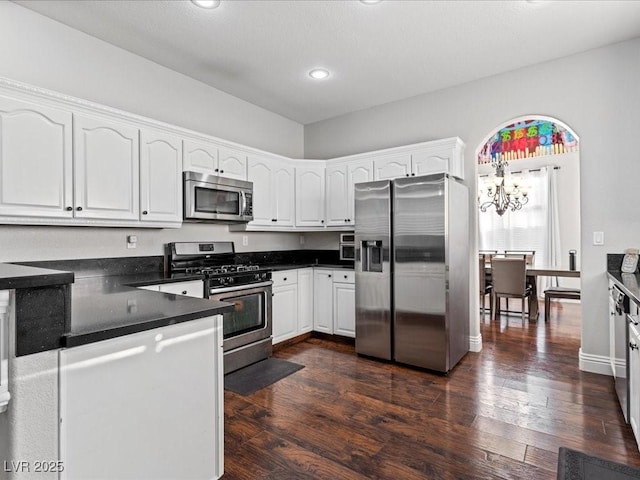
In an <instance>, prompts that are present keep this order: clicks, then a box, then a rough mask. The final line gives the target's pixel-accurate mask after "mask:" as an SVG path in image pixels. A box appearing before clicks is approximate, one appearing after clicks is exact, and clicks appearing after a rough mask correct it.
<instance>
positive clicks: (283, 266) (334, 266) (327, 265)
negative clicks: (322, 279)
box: [265, 263, 353, 272]
mask: <svg viewBox="0 0 640 480" xmlns="http://www.w3.org/2000/svg"><path fill="white" fill-rule="evenodd" d="M310 267H314V268H332V269H336V270H338V269H345V270H353V265H345V264H332V263H302V264H300V263H296V264H291V263H289V264H274V265H265V268H269V269H271V270H272V271H274V272H277V271H279V270H295V269H297V268H310Z"/></svg>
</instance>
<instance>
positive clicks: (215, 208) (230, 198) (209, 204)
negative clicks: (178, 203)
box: [184, 179, 253, 222]
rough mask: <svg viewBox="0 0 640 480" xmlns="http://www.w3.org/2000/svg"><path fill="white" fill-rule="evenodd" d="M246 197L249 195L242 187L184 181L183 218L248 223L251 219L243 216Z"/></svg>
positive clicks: (195, 180) (191, 180)
mask: <svg viewBox="0 0 640 480" xmlns="http://www.w3.org/2000/svg"><path fill="white" fill-rule="evenodd" d="M229 183H232V181H230V182H229ZM237 183H240V182H237ZM243 183H246V182H243ZM248 195H249V196H250V195H251V193H250V192H249V191H248V190H247V189H246V188H244V187H243V186H239V185H238V186H236V185H231V184H229V185H227V184H222V183H210V182H206V181H202V180H197V179H185V182H184V218H185V220H200V221H206V220H224V221H229V222H249V221H251V220H253V218H252V217H251V216H250V215H246V214H245V213H248V211H249V209H248V207H247V202H248V198H247V197H248Z"/></svg>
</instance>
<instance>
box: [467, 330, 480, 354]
mask: <svg viewBox="0 0 640 480" xmlns="http://www.w3.org/2000/svg"><path fill="white" fill-rule="evenodd" d="M469 351H470V352H476V353H477V352H481V351H482V334H479V335H476V336H473V335H469Z"/></svg>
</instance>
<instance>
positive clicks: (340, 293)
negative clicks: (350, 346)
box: [333, 272, 356, 338]
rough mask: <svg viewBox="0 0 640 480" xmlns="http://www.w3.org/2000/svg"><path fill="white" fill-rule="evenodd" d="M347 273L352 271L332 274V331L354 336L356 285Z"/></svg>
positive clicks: (337, 333)
mask: <svg viewBox="0 0 640 480" xmlns="http://www.w3.org/2000/svg"><path fill="white" fill-rule="evenodd" d="M349 273H352V272H348V273H344V272H334V274H333V333H334V334H336V335H343V336H345V337H354V338H355V336H356V285H355V283H354V282H353V281H352V279H353V276H352V275H350V274H349ZM349 281H351V283H347V282H349Z"/></svg>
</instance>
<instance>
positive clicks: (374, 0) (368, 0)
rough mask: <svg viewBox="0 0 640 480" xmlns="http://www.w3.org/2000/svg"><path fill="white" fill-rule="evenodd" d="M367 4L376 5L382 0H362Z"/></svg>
mask: <svg viewBox="0 0 640 480" xmlns="http://www.w3.org/2000/svg"><path fill="white" fill-rule="evenodd" d="M360 1H361V2H362V3H364V4H365V5H375V4H376V3H380V2H381V1H382V0H360Z"/></svg>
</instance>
